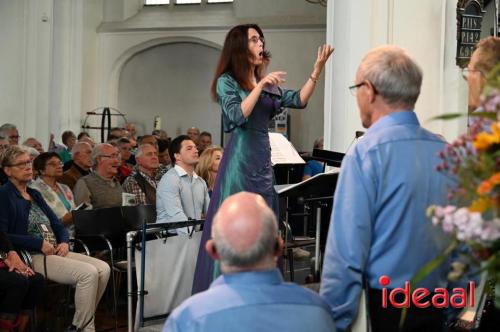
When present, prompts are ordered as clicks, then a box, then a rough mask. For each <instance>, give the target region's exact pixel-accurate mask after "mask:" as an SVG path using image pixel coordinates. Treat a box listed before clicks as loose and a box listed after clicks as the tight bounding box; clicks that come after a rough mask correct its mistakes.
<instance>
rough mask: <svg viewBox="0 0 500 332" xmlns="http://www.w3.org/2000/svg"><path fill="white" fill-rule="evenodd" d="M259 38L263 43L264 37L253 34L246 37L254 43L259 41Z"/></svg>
mask: <svg viewBox="0 0 500 332" xmlns="http://www.w3.org/2000/svg"><path fill="white" fill-rule="evenodd" d="M259 40H260V41H261V42H262V44H264V42H265V39H264V37H257V36H253V37H252V38H250V39H248V41H249V42H252V43H254V44H257V43H258V42H259Z"/></svg>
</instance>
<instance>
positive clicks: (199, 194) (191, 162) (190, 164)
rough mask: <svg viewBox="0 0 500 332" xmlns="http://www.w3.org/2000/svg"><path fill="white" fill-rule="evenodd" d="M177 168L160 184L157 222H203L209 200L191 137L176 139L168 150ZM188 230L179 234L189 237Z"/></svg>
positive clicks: (157, 201) (196, 151)
mask: <svg viewBox="0 0 500 332" xmlns="http://www.w3.org/2000/svg"><path fill="white" fill-rule="evenodd" d="M168 150H169V154H170V159H171V160H172V163H173V164H174V167H173V168H171V169H170V170H169V171H168V172H167V173H166V174H165V175H164V176H163V177H162V178H161V180H160V183H159V184H158V190H157V193H156V212H157V213H156V214H157V219H156V221H157V222H175V221H186V220H188V219H201V218H204V216H205V213H206V212H207V208H208V203H209V200H210V199H209V197H208V189H207V185H206V183H205V181H204V180H203V179H202V178H201V177H199V176H198V175H197V174H196V173H195V171H194V168H195V166H196V163H197V162H198V159H199V157H198V150H197V149H196V144H195V143H194V142H193V141H192V140H191V139H190V138H189V136H186V135H181V136H178V137H176V138H175V139H174V140H173V141H172V143H171V144H170V147H169V149H168ZM186 232H187V230H186V229H180V230H178V233H186Z"/></svg>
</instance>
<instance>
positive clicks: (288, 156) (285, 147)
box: [269, 133, 306, 165]
mask: <svg viewBox="0 0 500 332" xmlns="http://www.w3.org/2000/svg"><path fill="white" fill-rule="evenodd" d="M269 142H270V144H271V162H272V164H273V165H279V164H305V163H306V162H305V161H304V159H302V158H301V157H300V155H299V153H298V152H297V150H295V148H294V147H293V145H292V143H290V142H289V141H288V140H287V139H286V137H285V136H283V135H282V134H280V133H269Z"/></svg>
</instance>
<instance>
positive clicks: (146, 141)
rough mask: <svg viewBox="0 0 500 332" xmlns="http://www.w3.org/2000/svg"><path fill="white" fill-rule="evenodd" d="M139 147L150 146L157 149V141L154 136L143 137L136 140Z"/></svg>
mask: <svg viewBox="0 0 500 332" xmlns="http://www.w3.org/2000/svg"><path fill="white" fill-rule="evenodd" d="M138 142H139V145H143V144H151V145H153V146H154V147H155V148H157V149H158V139H157V138H156V136H155V135H144V136H141V137H139V139H138Z"/></svg>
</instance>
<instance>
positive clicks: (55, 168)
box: [30, 152, 75, 238]
mask: <svg viewBox="0 0 500 332" xmlns="http://www.w3.org/2000/svg"><path fill="white" fill-rule="evenodd" d="M33 168H34V169H35V171H36V172H37V173H38V174H39V176H38V178H37V179H36V180H35V181H33V182H32V183H31V185H30V187H32V188H33V189H36V190H38V191H39V192H40V193H41V194H42V196H43V198H44V200H45V202H46V203H47V205H48V206H49V207H50V208H51V209H52V211H54V213H55V214H56V216H57V218H59V220H61V222H62V223H63V225H64V226H66V229H67V230H68V232H69V235H70V237H71V238H73V236H74V227H73V217H72V215H71V210H72V209H74V208H75V201H74V199H73V193H72V192H71V189H69V187H68V186H67V185H65V184H62V183H59V182H57V179H58V178H60V177H61V176H62V175H63V163H62V161H61V158H60V157H59V155H58V154H57V153H55V152H44V153H42V154H40V155H39V156H38V157H36V158H35V160H34V161H33Z"/></svg>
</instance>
